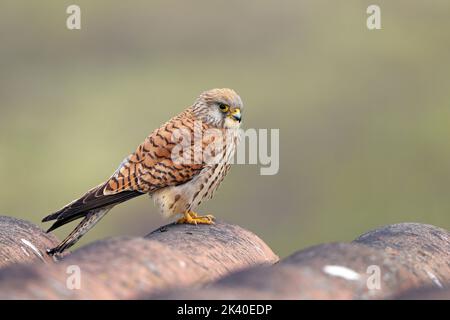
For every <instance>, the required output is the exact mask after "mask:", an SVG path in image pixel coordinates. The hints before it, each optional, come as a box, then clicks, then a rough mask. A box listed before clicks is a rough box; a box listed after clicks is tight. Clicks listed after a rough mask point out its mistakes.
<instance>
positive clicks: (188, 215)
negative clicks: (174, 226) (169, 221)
mask: <svg viewBox="0 0 450 320" xmlns="http://www.w3.org/2000/svg"><path fill="white" fill-rule="evenodd" d="M177 223H187V224H214V216H213V215H210V214H207V215H205V216H199V215H198V214H197V213H195V212H193V211H186V212H185V213H184V214H183V217H182V218H180V219H178V220H177Z"/></svg>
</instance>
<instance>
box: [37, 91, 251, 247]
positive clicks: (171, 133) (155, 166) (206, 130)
mask: <svg viewBox="0 0 450 320" xmlns="http://www.w3.org/2000/svg"><path fill="white" fill-rule="evenodd" d="M242 110H243V104H242V100H241V98H240V97H239V95H238V94H237V93H236V92H235V91H234V90H232V89H227V88H224V89H212V90H209V91H205V92H203V93H202V94H200V96H199V97H198V98H197V99H196V101H195V102H194V104H193V105H192V106H190V107H188V108H187V109H186V110H184V111H183V112H181V113H180V114H178V115H177V116H175V117H173V118H172V119H170V120H169V121H168V122H166V123H165V124H163V125H162V126H161V127H159V128H158V129H156V130H154V131H153V132H152V133H151V134H150V135H149V136H148V137H147V138H146V139H145V140H144V142H143V143H142V144H141V145H139V146H138V148H137V149H136V151H135V152H134V153H132V154H130V155H129V156H128V157H126V158H125V159H124V160H123V161H122V163H121V164H120V166H119V167H118V168H117V170H116V171H115V172H114V173H113V175H112V176H111V177H110V178H109V179H107V180H106V181H105V182H104V183H101V184H100V185H98V186H97V187H94V188H92V189H90V190H89V191H88V192H86V194H84V195H83V196H82V197H81V198H79V199H77V200H75V201H73V202H71V203H69V204H68V205H66V206H65V207H63V208H62V209H60V210H59V211H57V212H55V213H53V214H50V215H49V216H47V217H45V218H44V219H43V220H42V221H43V222H46V221H52V220H56V221H55V222H54V223H53V225H52V226H51V227H50V228H49V229H48V230H47V232H51V231H53V230H54V229H56V228H58V227H61V226H62V225H65V224H67V223H69V222H71V221H74V220H76V219H82V220H81V222H80V223H79V224H78V225H77V227H76V228H75V229H74V230H73V231H72V232H71V233H70V234H69V235H68V236H67V237H66V238H65V239H64V240H63V241H62V242H61V243H60V244H59V245H58V246H57V247H55V248H53V249H50V250H48V253H49V254H50V255H55V254H60V253H62V252H63V251H64V250H66V249H68V248H69V247H71V246H73V245H74V244H75V243H76V242H77V241H78V240H79V239H80V238H81V237H82V236H83V235H84V234H85V233H86V232H88V231H89V230H90V229H91V228H92V227H93V226H94V225H95V224H96V223H97V222H98V221H99V220H100V219H101V218H103V217H104V216H105V215H106V213H108V211H109V210H111V209H112V208H113V207H114V206H116V205H118V204H120V203H122V202H125V201H127V200H130V199H133V198H135V197H138V196H141V195H143V194H149V195H150V196H151V197H152V198H153V199H154V202H155V204H156V206H157V207H158V208H159V211H160V212H161V213H162V214H163V216H165V217H171V216H174V215H181V218H180V219H178V220H177V223H187V224H212V223H214V217H213V216H212V215H204V216H201V215H199V214H197V213H196V212H195V211H196V209H197V208H198V206H199V205H200V204H201V203H202V202H203V201H204V200H207V199H211V198H212V196H213V194H214V192H215V191H216V189H217V188H218V187H219V185H220V183H221V182H222V181H223V179H224V177H225V176H226V174H227V173H228V171H229V170H230V166H231V161H232V158H233V157H234V154H235V150H236V146H237V144H238V142H239V128H240V124H241V119H242V118H241V116H242Z"/></svg>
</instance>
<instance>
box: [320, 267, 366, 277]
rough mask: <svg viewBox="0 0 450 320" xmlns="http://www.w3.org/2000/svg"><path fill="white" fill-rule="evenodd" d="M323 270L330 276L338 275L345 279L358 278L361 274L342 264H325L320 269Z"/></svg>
mask: <svg viewBox="0 0 450 320" xmlns="http://www.w3.org/2000/svg"><path fill="white" fill-rule="evenodd" d="M322 271H323V272H325V273H327V274H329V275H330V276H334V277H340V278H343V279H345V280H353V281H354V280H359V278H361V276H360V275H359V273H358V272H356V271H354V270H352V269H350V268H347V267H343V266H332V265H327V266H324V267H323V269H322Z"/></svg>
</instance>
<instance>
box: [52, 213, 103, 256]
mask: <svg viewBox="0 0 450 320" xmlns="http://www.w3.org/2000/svg"><path fill="white" fill-rule="evenodd" d="M111 208H112V206H111V207H108V208H100V209H95V210H91V211H89V212H87V214H86V216H85V217H84V219H83V220H81V222H80V223H79V224H78V226H77V227H76V228H75V229H74V230H73V231H72V232H71V233H70V234H69V235H68V236H67V237H66V238H65V239H64V240H63V241H62V242H61V243H60V244H59V245H58V246H57V247H55V248H53V249H50V250H47V253H48V254H49V255H52V256H53V255H55V254H56V255H57V254H60V253H62V252H63V251H64V250H66V249H68V248H70V247H71V246H73V245H74V244H75V243H76V242H77V241H78V240H79V239H80V238H81V237H82V236H83V235H84V234H85V233H86V232H88V231H89V230H90V229H91V228H92V227H93V226H95V224H96V223H97V222H98V221H99V220H100V219H101V218H103V217H104V216H105V215H106V214H107V213H108V211H109V210H111Z"/></svg>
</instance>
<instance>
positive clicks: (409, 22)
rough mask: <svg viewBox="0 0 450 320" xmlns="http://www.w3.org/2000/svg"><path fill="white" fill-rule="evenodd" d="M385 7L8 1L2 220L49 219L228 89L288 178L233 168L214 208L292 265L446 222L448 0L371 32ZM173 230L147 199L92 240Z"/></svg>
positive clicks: (449, 199) (401, 6)
mask: <svg viewBox="0 0 450 320" xmlns="http://www.w3.org/2000/svg"><path fill="white" fill-rule="evenodd" d="M73 3H76V4H78V5H79V6H80V7H81V10H82V29H81V30H80V31H70V30H68V29H66V25H65V21H66V18H67V14H66V13H65V11H66V8H67V6H68V5H70V4H73ZM373 3H374V2H373V1H361V0H358V1H356V0H352V1H349V0H347V1H343V0H341V1H331V0H330V1H317V0H308V1H262V0H246V1H236V0H233V1H212V0H203V1H162V0H161V1H136V0H134V1H126V2H125V1H87V0H83V1H82V0H77V1H54V0H48V1H42V0H41V1H33V2H31V1H25V0H15V1H5V0H3V1H2V3H1V5H0V41H1V42H0V58H1V59H0V167H1V170H0V180H1V185H0V214H3V215H11V216H15V217H20V218H24V219H28V220H31V221H33V222H35V223H38V224H40V219H41V218H42V217H43V216H45V215H47V214H48V213H51V212H53V211H55V210H56V209H59V208H60V207H62V206H63V205H65V204H66V203H67V202H69V201H71V200H73V199H74V198H76V197H78V196H80V195H81V194H83V193H84V192H85V191H86V190H87V189H89V188H90V187H92V186H95V185H97V184H98V183H100V182H101V181H103V180H104V179H106V178H107V177H109V175H110V174H111V173H112V172H113V171H114V170H115V169H116V167H117V166H118V164H119V163H120V162H121V160H122V159H123V158H124V157H125V156H126V155H127V154H128V153H130V152H131V151H134V149H135V147H136V146H137V145H138V144H139V143H141V142H142V140H143V139H144V138H145V137H146V136H147V134H148V133H150V132H151V131H152V130H153V129H154V128H156V127H158V126H159V125H160V124H161V123H163V122H165V121H166V120H168V119H169V118H170V117H171V116H173V115H175V114H177V113H178V112H180V111H181V110H183V109H184V108H185V107H187V106H188V105H190V104H191V103H192V102H193V101H194V99H195V98H196V97H197V95H198V94H199V93H200V92H201V91H203V90H206V89H210V88H213V87H231V88H234V89H235V90H236V91H238V92H239V93H240V95H241V96H242V99H243V100H244V103H245V105H246V109H245V114H244V126H245V127H246V128H279V129H280V137H281V142H280V157H281V159H280V160H281V164H280V171H279V174H278V175H275V176H260V175H259V167H258V166H256V165H239V166H235V167H234V169H233V170H232V171H231V173H230V175H229V176H228V177H227V179H225V181H224V184H223V185H222V186H221V188H220V189H219V192H218V193H217V194H216V196H215V198H214V200H213V201H210V202H208V203H207V204H205V205H204V206H203V207H202V208H201V210H200V211H201V212H204V213H214V214H215V215H216V217H219V218H221V219H224V220H226V221H229V222H232V223H236V224H239V225H241V226H243V227H245V228H247V229H249V230H252V231H253V232H255V233H256V234H258V235H259V236H260V237H261V238H263V239H264V240H265V241H266V242H267V243H268V244H269V245H270V246H271V247H272V248H273V249H274V251H276V252H277V253H278V254H280V255H281V256H285V255H287V254H290V253H291V252H293V251H295V250H298V249H300V248H303V247H306V246H309V245H312V244H317V243H321V242H329V241H348V240H352V239H354V238H355V237H356V236H358V235H359V234H361V233H363V232H365V231H368V230H369V229H372V228H375V227H377V226H380V225H385V224H390V223H396V222H407V221H417V222H423V223H430V224H434V225H437V226H441V227H444V228H447V229H449V228H450V105H449V101H450V64H449V57H450V31H449V30H450V2H449V1H448V0H442V1H437V0H434V1H423V0H422V1H411V0H408V1H406V0H402V1H399V0H397V1H376V4H378V5H380V7H381V17H382V28H383V29H382V30H378V31H369V30H368V29H367V28H366V18H367V14H366V8H367V6H368V5H370V4H373ZM164 223H167V221H164V220H163V219H162V218H161V217H160V216H159V215H158V213H157V209H156V208H155V207H154V206H153V203H152V201H151V200H150V199H149V198H148V197H147V196H145V197H140V198H138V199H135V200H132V201H130V202H127V203H126V204H122V205H120V206H118V207H116V208H115V209H114V210H113V211H112V212H111V213H110V214H109V215H108V216H107V217H106V218H104V219H103V220H102V221H101V223H99V224H98V225H97V227H96V228H95V229H94V230H93V231H91V232H89V233H88V234H87V235H86V236H85V237H84V238H83V239H82V240H81V241H80V244H81V245H83V244H86V243H88V242H90V241H93V240H94V239H99V238H104V237H107V236H115V235H144V234H146V233H148V232H149V231H151V230H153V229H154V228H157V227H158V226H160V225H161V224H164ZM47 226H48V225H46V226H45V227H47ZM72 227H73V224H72V225H69V226H68V227H64V228H61V229H60V230H58V231H56V234H57V236H59V237H60V238H62V237H63V236H65V235H66V234H67V233H68V232H69V231H70V230H71V228H72Z"/></svg>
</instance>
